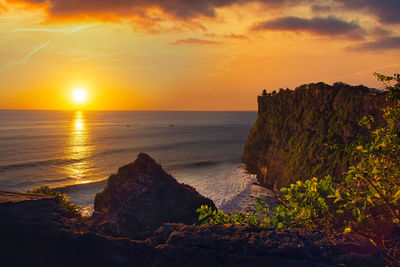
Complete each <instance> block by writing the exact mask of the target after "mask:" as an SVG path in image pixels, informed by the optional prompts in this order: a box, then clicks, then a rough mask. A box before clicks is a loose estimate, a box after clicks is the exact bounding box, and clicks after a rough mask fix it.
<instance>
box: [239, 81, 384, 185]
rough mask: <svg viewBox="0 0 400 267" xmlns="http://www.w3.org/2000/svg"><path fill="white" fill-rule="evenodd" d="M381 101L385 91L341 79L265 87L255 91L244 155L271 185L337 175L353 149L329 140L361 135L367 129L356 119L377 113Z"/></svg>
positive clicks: (252, 169)
mask: <svg viewBox="0 0 400 267" xmlns="http://www.w3.org/2000/svg"><path fill="white" fill-rule="evenodd" d="M385 105H386V101H385V94H384V93H383V92H379V91H377V90H374V89H369V88H367V87H365V86H349V85H347V84H343V83H335V84H334V85H332V86H331V85H328V84H325V83H316V84H307V85H302V86H300V87H297V88H296V89H295V90H289V89H287V90H283V89H281V90H280V91H279V92H278V93H273V94H265V93H263V95H261V96H258V118H257V120H256V122H255V124H254V126H253V128H252V129H251V132H250V134H249V136H248V138H247V142H246V145H245V148H244V152H243V156H242V160H243V162H244V163H245V164H246V166H247V169H248V170H249V171H250V172H252V173H255V174H257V177H258V180H259V182H260V183H261V184H262V185H264V186H266V187H269V188H274V187H281V186H287V185H288V184H290V183H294V182H296V181H297V180H305V179H309V178H311V177H313V176H324V175H328V174H330V175H334V176H339V175H341V174H342V172H343V171H345V170H346V168H347V167H348V165H349V163H350V162H351V155H348V154H347V153H346V152H345V151H340V150H338V149H336V150H332V149H331V146H332V145H336V146H337V145H339V146H341V145H346V144H350V143H352V142H357V140H361V139H363V138H365V137H366V136H367V134H368V131H367V130H366V129H365V128H363V127H361V126H359V125H358V122H359V120H360V119H361V118H362V117H363V116H365V115H375V117H376V118H379V117H380V116H376V115H379V114H380V113H381V108H383V107H384V106H385ZM379 123H380V121H379V120H378V121H377V122H376V124H379ZM375 126H376V125H375Z"/></svg>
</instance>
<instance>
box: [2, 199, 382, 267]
mask: <svg viewBox="0 0 400 267" xmlns="http://www.w3.org/2000/svg"><path fill="white" fill-rule="evenodd" d="M63 214H64V213H63V212H62V209H61V207H60V206H59V205H58V202H57V200H56V199H54V198H52V197H47V196H41V195H33V194H19V193H8V192H0V215H1V216H0V222H1V224H0V236H1V238H0V262H1V266H44V267H46V266H384V264H383V261H382V259H381V258H380V256H379V254H378V251H377V249H376V248H375V247H374V246H373V245H372V244H371V243H369V241H368V240H366V239H365V238H362V237H358V236H352V235H338V234H330V233H324V232H318V231H296V230H279V229H268V228H261V227H253V226H237V225H228V226H207V227H204V226H188V225H183V224H164V225H163V226H161V227H160V228H159V229H158V230H157V231H156V232H155V233H154V234H153V235H152V236H151V237H150V238H148V239H146V240H144V241H135V240H132V239H128V238H113V237H110V236H105V235H102V234H98V233H95V232H82V228H80V229H79V230H78V228H74V225H75V227H76V224H71V220H73V218H72V219H71V218H66V217H64V215H63ZM71 225H72V226H71Z"/></svg>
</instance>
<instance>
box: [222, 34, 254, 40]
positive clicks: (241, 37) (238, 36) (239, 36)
mask: <svg viewBox="0 0 400 267" xmlns="http://www.w3.org/2000/svg"><path fill="white" fill-rule="evenodd" d="M223 37H224V38H227V39H238V40H250V38H249V37H248V36H246V35H243V34H235V33H231V34H225V35H224V36H223Z"/></svg>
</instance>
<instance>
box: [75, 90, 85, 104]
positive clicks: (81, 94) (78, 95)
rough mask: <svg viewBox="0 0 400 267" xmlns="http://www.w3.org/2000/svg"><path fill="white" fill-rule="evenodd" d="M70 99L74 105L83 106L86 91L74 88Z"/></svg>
mask: <svg viewBox="0 0 400 267" xmlns="http://www.w3.org/2000/svg"><path fill="white" fill-rule="evenodd" d="M72 98H73V100H74V102H75V103H76V104H83V103H85V102H86V99H87V93H86V90H85V89H83V88H76V89H75V90H74V91H73V92H72Z"/></svg>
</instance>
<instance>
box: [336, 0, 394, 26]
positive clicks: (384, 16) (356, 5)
mask: <svg viewBox="0 0 400 267" xmlns="http://www.w3.org/2000/svg"><path fill="white" fill-rule="evenodd" d="M336 1H337V2H338V3H340V4H341V5H342V6H343V7H344V8H345V9H352V10H354V11H360V10H365V11H367V12H368V13H369V14H372V15H374V16H376V17H377V18H378V20H379V21H380V22H382V23H387V24H397V23H400V15H399V14H400V1H399V0H350V1H349V0H336Z"/></svg>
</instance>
